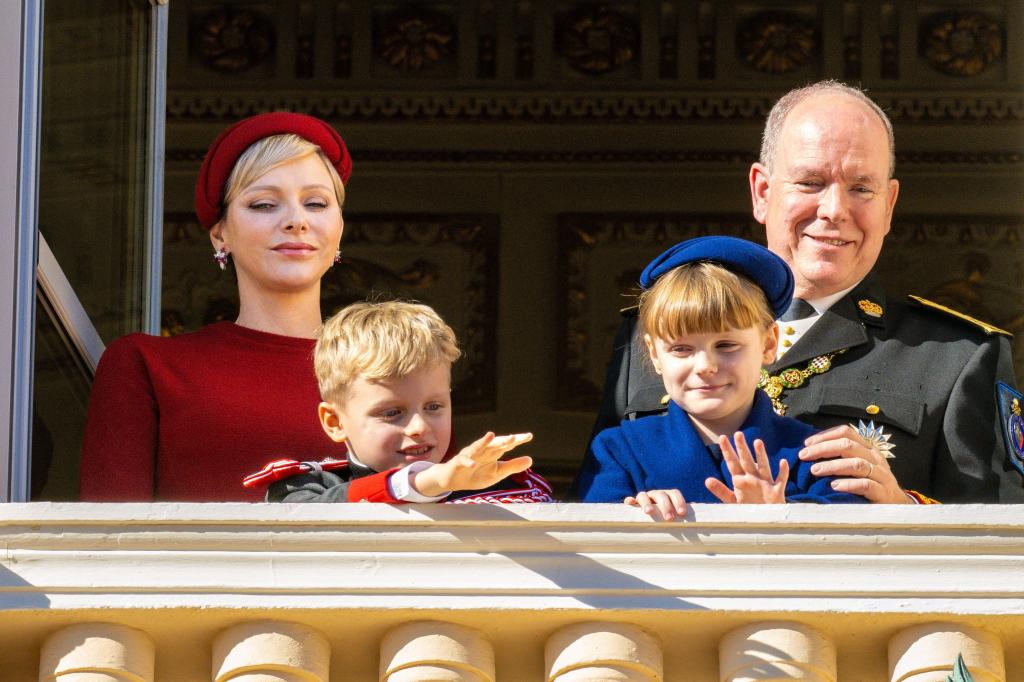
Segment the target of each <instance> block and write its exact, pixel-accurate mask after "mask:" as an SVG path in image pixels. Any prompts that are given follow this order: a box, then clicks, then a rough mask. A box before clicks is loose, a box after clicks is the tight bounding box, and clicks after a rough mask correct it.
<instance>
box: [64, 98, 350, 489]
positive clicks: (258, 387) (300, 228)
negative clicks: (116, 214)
mask: <svg viewBox="0 0 1024 682" xmlns="http://www.w3.org/2000/svg"><path fill="white" fill-rule="evenodd" d="M351 168H352V163H351V159H350V157H349V154H348V151H347V150H346V148H345V143H344V141H343V140H342V139H341V137H340V136H339V135H338V133H337V132H336V131H335V130H334V129H333V128H332V127H331V126H330V125H328V124H327V123H325V122H324V121H321V120H319V119H317V118H313V117H311V116H306V115H303V114H292V113H284V112H277V113H270V114H261V115H259V116H253V117H251V118H247V119H245V120H243V121H240V122H239V123H236V124H235V125H233V126H231V127H230V128H228V129H227V130H225V131H224V132H223V133H221V135H220V136H219V137H218V138H217V139H216V140H215V141H214V143H213V145H212V146H211V147H210V150H209V151H208V152H207V155H206V158H205V160H204V161H203V165H202V168H201V169H200V172H199V181H198V183H197V186H196V214H197V215H198V217H199V222H200V223H201V224H202V225H203V227H204V228H206V229H207V230H209V233H210V240H211V242H212V244H213V248H214V260H215V261H216V263H217V264H219V265H220V266H221V267H222V268H224V267H226V266H227V264H228V263H229V262H230V263H231V264H233V267H234V270H235V273H236V275H237V280H238V295H239V304H240V305H239V314H238V319H237V320H235V321H234V322H218V323H214V324H211V325H209V326H207V327H204V328H203V329H200V330H199V331H196V332H192V333H188V334H183V335H181V336H177V337H171V338H161V337H156V336H148V335H145V334H129V335H128V336H125V337H122V338H120V339H117V340H116V341H114V342H113V343H111V344H110V346H109V348H107V350H106V352H105V353H104V355H103V358H102V359H101V361H100V364H99V368H98V369H97V372H96V379H95V382H94V384H93V389H92V395H91V397H90V401H89V415H88V421H87V423H86V431H85V439H84V443H83V446H82V475H81V497H82V499H83V500H89V501H139V500H191V501H230V500H243V501H244V500H252V501H256V500H258V499H259V496H258V495H257V494H255V493H251V492H249V491H248V490H246V489H245V488H243V487H242V485H241V481H242V479H243V477H244V476H245V475H246V474H249V473H251V472H252V471H255V470H257V469H259V468H260V467H261V466H263V464H265V463H266V462H267V461H268V460H272V459H275V458H277V457H280V456H282V455H283V454H293V453H301V455H302V457H303V458H304V459H321V458H324V457H328V456H334V457H337V456H339V455H340V454H343V453H339V451H338V445H336V444H335V443H333V442H332V441H331V440H330V439H329V438H327V436H326V435H325V434H324V432H323V430H322V429H321V428H320V425H319V422H318V421H317V411H316V407H317V404H318V403H319V400H320V397H319V393H318V390H317V384H316V378H315V376H314V374H313V364H312V360H311V354H312V350H313V344H314V336H315V335H316V333H317V330H318V328H319V326H320V323H321V320H322V316H321V311H320V280H321V278H322V277H323V275H324V273H326V272H327V270H328V269H329V268H330V267H331V266H332V265H333V264H334V263H335V262H337V261H338V256H339V254H340V251H339V243H340V240H341V234H342V228H343V225H344V222H343V220H342V215H341V208H342V204H343V202H344V198H345V189H344V184H345V183H346V182H348V178H349V175H350V173H351Z"/></svg>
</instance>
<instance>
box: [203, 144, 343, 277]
mask: <svg viewBox="0 0 1024 682" xmlns="http://www.w3.org/2000/svg"><path fill="white" fill-rule="evenodd" d="M343 227H344V221H343V220H342V218H341V207H340V206H339V205H338V198H337V197H336V196H335V193H334V185H333V183H332V181H331V175H330V173H329V172H328V170H327V168H326V166H325V165H324V162H323V161H322V160H321V159H320V157H319V156H318V155H316V154H311V155H308V156H304V157H302V158H300V159H296V160H294V161H289V162H288V163H285V164H282V165H280V166H278V167H276V168H274V169H272V170H270V171H268V172H267V173H265V174H263V175H262V176H260V177H259V178H258V179H257V180H256V181H255V182H253V183H252V184H251V185H249V186H248V187H246V188H244V189H243V190H242V191H241V192H239V194H238V196H236V197H235V198H234V199H233V200H232V201H231V203H230V204H228V206H227V208H226V209H225V211H224V218H223V219H222V220H221V221H220V222H219V223H217V224H216V225H214V227H213V229H212V230H210V238H211V240H212V241H213V245H214V248H215V249H216V248H220V247H221V246H224V247H225V248H226V249H227V250H228V252H229V253H230V254H231V258H232V260H233V261H234V264H235V271H236V272H237V273H238V286H239V290H240V291H241V292H253V293H257V294H258V293H260V292H265V293H272V292H273V293H299V292H302V291H306V290H308V289H309V288H311V287H316V286H317V285H318V283H319V282H320V278H321V277H323V275H324V273H325V272H327V269H328V268H329V267H331V264H332V263H333V262H334V255H335V252H336V251H337V250H338V244H339V243H340V241H341V231H342V228H343Z"/></svg>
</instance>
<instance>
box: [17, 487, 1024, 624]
mask: <svg viewBox="0 0 1024 682" xmlns="http://www.w3.org/2000/svg"><path fill="white" fill-rule="evenodd" d="M43 603H45V604H47V607H48V608H50V609H53V608H70V609H80V608H105V607H109V606H113V605H114V604H118V605H120V606H121V607H125V606H127V605H131V607H132V608H158V609H159V608H179V607H196V606H202V607H204V608H208V607H222V608H228V609H236V608H242V609H245V608H285V609H297V608H298V609H301V608H312V609H322V608H382V609H391V608H407V607H410V606H414V607H416V608H442V609H478V608H495V604H496V603H497V604H498V608H504V609H518V610H526V611H531V610H547V609H552V608H555V609H584V610H595V609H596V610H607V609H612V610H616V609H623V610H626V611H637V612H644V611H651V610H659V611H660V610H669V611H675V610H683V611H685V610H692V609H700V610H706V609H711V610H739V611H773V612H774V611H780V610H782V611H789V612H792V611H802V612H818V613H825V612H834V613H838V612H861V613H863V612H873V613H925V612H930V613H943V614H950V615H951V614H954V613H958V614H964V615H969V614H974V615H986V616H995V615H1000V614H1001V615H1003V616H1011V617H1013V619H1014V620H1016V618H1017V617H1019V616H1021V615H1024V507H1009V506H987V505H977V506H931V507H909V506H905V507H904V506H892V507H886V506H874V507H869V506H838V505H837V506H832V507H823V506H814V505H778V506H725V505H694V507H693V509H692V511H691V512H690V514H689V519H688V520H686V521H682V522H676V523H658V522H654V521H651V520H650V519H648V518H647V517H646V516H645V515H643V514H642V513H640V512H639V511H638V510H636V509H630V508H626V507H625V506H623V505H572V504H552V505H521V506H520V505H508V506H501V507H497V506H490V505H473V506H448V505H418V506H415V505H410V506H396V507H391V506H387V505H375V504H344V505H265V504H169V503H164V504H44V503H36V504H9V505H0V610H3V609H21V608H33V605H35V604H43Z"/></svg>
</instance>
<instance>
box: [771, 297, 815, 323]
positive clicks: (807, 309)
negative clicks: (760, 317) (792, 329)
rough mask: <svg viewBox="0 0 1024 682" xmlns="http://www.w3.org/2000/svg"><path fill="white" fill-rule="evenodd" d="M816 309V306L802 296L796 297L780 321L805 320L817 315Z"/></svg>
mask: <svg viewBox="0 0 1024 682" xmlns="http://www.w3.org/2000/svg"><path fill="white" fill-rule="evenodd" d="M815 313H816V311H815V310H814V307H813V306H812V305H811V304H810V303H808V302H807V301H805V300H804V299H802V298H794V299H793V302H792V303H790V304H789V308H787V309H786V312H784V313H783V314H782V317H780V318H779V322H793V321H794V320H803V319H806V318H808V317H812V316H813V315H815Z"/></svg>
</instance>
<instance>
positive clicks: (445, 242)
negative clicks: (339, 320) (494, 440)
mask: <svg viewBox="0 0 1024 682" xmlns="http://www.w3.org/2000/svg"><path fill="white" fill-rule="evenodd" d="M164 239H165V247H164V289H163V328H164V330H163V331H164V334H165V335H166V334H179V333H182V332H184V331H189V330H193V329H198V328H199V327H201V326H203V325H204V324H209V323H210V322H214V321H217V320H233V319H235V317H236V316H237V314H238V296H237V289H236V286H235V278H234V275H233V271H232V270H231V268H230V267H229V272H221V271H220V270H219V269H218V268H217V267H216V266H215V265H214V263H213V260H212V258H211V253H212V251H211V248H212V247H210V240H209V237H208V236H207V234H206V231H205V230H203V229H202V228H200V226H199V224H198V222H196V219H195V216H193V215H192V214H188V213H170V214H167V215H165V217H164ZM342 259H343V263H342V264H341V265H339V266H337V267H335V268H333V269H331V270H330V271H329V272H328V273H327V275H326V276H325V277H324V280H323V289H322V300H323V310H324V313H325V314H330V313H333V312H334V311H335V310H337V309H338V308H341V307H342V306H345V305H348V304H349V303H352V302H354V301H362V300H365V299H367V298H374V297H380V298H402V299H406V300H416V301H420V302H423V303H426V304H428V305H430V306H433V307H434V308H435V309H436V310H437V311H438V313H439V314H440V315H441V316H442V317H443V318H444V319H445V321H446V322H448V324H450V325H451V326H452V328H453V329H455V333H456V335H457V336H458V339H459V345H460V347H461V348H462V350H463V353H464V355H463V357H462V358H461V359H460V360H459V361H458V362H457V363H456V365H455V367H454V368H453V381H452V383H453V386H454V389H453V397H454V400H455V406H456V408H457V409H458V410H459V411H460V412H464V413H472V412H478V411H487V410H493V409H494V402H495V357H496V355H495V352H496V351H495V349H496V348H497V347H498V345H499V344H498V340H497V321H496V319H495V316H494V315H493V311H494V309H495V307H496V305H497V300H498V219H497V217H496V216H486V215H478V216H467V215H379V214H373V215H358V214H356V215H346V219H345V234H344V238H343V240H342Z"/></svg>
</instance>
